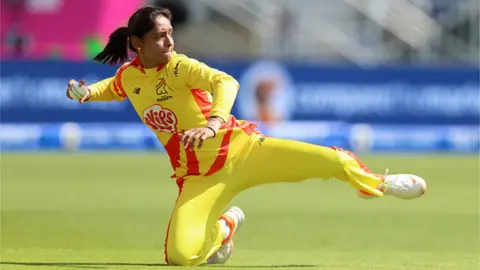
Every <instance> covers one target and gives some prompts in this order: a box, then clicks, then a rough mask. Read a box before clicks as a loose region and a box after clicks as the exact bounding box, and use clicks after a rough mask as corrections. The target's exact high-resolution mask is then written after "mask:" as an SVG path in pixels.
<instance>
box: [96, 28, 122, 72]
mask: <svg viewBox="0 0 480 270" xmlns="http://www.w3.org/2000/svg"><path fill="white" fill-rule="evenodd" d="M128 37H129V32H128V28H127V27H120V28H117V30H115V31H114V32H113V33H112V34H110V37H109V40H108V43H107V45H106V46H105V48H104V49H103V51H102V52H101V53H99V54H98V55H97V56H95V57H94V58H93V60H95V61H98V62H100V63H103V64H109V65H115V64H118V63H119V62H120V63H124V62H125V61H127V60H128V42H129V41H128Z"/></svg>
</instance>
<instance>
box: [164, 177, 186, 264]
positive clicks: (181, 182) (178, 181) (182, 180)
mask: <svg viewBox="0 0 480 270" xmlns="http://www.w3.org/2000/svg"><path fill="white" fill-rule="evenodd" d="M184 182H185V178H183V177H180V178H177V186H178V197H177V199H176V200H175V205H176V204H177V202H178V199H179V198H180V195H181V194H182V190H183V183H184ZM174 207H175V206H174ZM172 217H173V212H172V214H171V215H170V220H169V221H168V226H167V234H166V236H165V244H164V247H163V248H164V250H165V262H166V263H167V264H168V252H167V243H168V233H169V232H170V223H171V222H172Z"/></svg>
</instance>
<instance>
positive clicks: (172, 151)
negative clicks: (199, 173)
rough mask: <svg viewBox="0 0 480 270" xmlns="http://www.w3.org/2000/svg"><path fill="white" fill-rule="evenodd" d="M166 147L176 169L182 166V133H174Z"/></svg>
mask: <svg viewBox="0 0 480 270" xmlns="http://www.w3.org/2000/svg"><path fill="white" fill-rule="evenodd" d="M164 148H165V150H166V151H167V153H168V156H169V157H170V163H171V164H172V168H173V170H174V171H175V170H176V169H177V168H178V167H180V135H178V134H177V133H174V134H172V137H170V139H169V140H168V142H167V143H166V144H165V147H164Z"/></svg>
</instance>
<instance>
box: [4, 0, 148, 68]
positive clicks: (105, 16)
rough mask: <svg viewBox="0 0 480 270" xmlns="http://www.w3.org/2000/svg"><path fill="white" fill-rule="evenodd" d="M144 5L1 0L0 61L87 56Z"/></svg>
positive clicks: (131, 0) (109, 0)
mask: <svg viewBox="0 0 480 270" xmlns="http://www.w3.org/2000/svg"><path fill="white" fill-rule="evenodd" d="M144 4H145V0H122V1H118V0H2V1H1V2H0V20H1V21H0V22H1V27H0V38H1V47H0V52H1V57H2V60H6V59H22V58H27V59H51V58H56V59H58V58H60V59H62V60H84V59H87V58H89V57H90V55H89V51H88V50H89V49H90V50H95V45H96V44H95V43H99V42H100V43H103V42H105V41H106V40H107V39H108V35H109V34H110V33H111V31H113V30H114V29H115V28H116V27H118V26H121V25H124V24H126V23H127V21H128V18H129V16H130V15H131V14H132V13H133V12H134V11H135V10H136V9H137V8H138V7H140V6H142V5H144ZM89 42H90V43H89ZM97 46H98V44H97ZM90 53H91V52H90Z"/></svg>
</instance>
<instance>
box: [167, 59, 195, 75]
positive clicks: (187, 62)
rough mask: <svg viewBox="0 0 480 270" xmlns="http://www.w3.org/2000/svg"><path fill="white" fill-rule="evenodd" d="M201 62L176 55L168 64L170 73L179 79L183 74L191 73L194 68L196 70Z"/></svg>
mask: <svg viewBox="0 0 480 270" xmlns="http://www.w3.org/2000/svg"><path fill="white" fill-rule="evenodd" d="M199 64H200V62H199V61H198V60H197V59H194V58H191V57H188V56H186V55H184V54H177V53H175V54H174V56H173V57H172V59H171V60H170V61H169V62H168V64H167V69H168V72H169V73H172V75H173V76H175V77H179V76H180V75H183V74H182V73H187V72H189V71H190V70H191V69H192V68H196V67H197V66H198V65H199Z"/></svg>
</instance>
